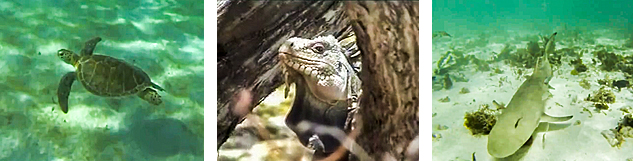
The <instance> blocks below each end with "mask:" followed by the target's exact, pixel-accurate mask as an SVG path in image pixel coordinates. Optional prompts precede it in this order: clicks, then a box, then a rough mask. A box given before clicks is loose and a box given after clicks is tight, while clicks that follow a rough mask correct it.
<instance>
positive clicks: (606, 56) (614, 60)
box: [595, 49, 623, 71]
mask: <svg viewBox="0 0 633 161" xmlns="http://www.w3.org/2000/svg"><path fill="white" fill-rule="evenodd" d="M595 55H596V57H597V58H598V60H600V62H602V64H601V65H600V68H601V69H602V70H605V71H615V70H616V69H618V68H617V66H616V65H617V64H619V63H620V61H622V60H623V58H622V56H618V55H615V53H613V52H607V51H606V50H604V49H603V50H599V51H597V52H596V53H595Z"/></svg>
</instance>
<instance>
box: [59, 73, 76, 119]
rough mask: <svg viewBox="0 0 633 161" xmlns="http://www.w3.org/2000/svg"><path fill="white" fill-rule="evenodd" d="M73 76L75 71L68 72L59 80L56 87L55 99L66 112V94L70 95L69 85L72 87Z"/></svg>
mask: <svg viewBox="0 0 633 161" xmlns="http://www.w3.org/2000/svg"><path fill="white" fill-rule="evenodd" d="M75 78H76V77H75V72H68V73H66V74H65V75H64V77H62V80H61V81H59V86H58V87H57V101H58V102H59V107H61V108H62V112H64V113H68V95H70V87H72V85H73V82H74V81H75Z"/></svg>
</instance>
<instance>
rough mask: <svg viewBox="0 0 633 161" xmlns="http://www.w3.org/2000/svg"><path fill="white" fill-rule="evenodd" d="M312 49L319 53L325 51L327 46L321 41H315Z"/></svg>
mask: <svg viewBox="0 0 633 161" xmlns="http://www.w3.org/2000/svg"><path fill="white" fill-rule="evenodd" d="M312 50H314V52H317V53H323V51H325V47H324V46H323V44H321V43H315V44H314V45H312Z"/></svg>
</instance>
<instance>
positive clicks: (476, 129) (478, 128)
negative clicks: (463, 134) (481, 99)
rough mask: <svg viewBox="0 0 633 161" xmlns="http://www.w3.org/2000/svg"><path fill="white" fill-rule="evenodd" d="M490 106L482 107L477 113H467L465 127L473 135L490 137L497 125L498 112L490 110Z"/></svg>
mask: <svg viewBox="0 0 633 161" xmlns="http://www.w3.org/2000/svg"><path fill="white" fill-rule="evenodd" d="M488 107H489V105H488V104H484V105H481V107H480V108H479V110H477V111H475V112H466V114H465V115H464V126H465V127H466V129H468V130H470V133H471V134H472V135H488V134H490V130H492V127H493V126H494V125H495V123H497V117H496V116H495V115H496V112H497V111H496V110H492V109H490V108H488Z"/></svg>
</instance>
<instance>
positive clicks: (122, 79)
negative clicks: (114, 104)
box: [75, 55, 152, 97]
mask: <svg viewBox="0 0 633 161" xmlns="http://www.w3.org/2000/svg"><path fill="white" fill-rule="evenodd" d="M75 67H76V76H77V80H78V81H79V82H81V84H83V85H84V87H85V88H86V90H88V91H90V92H91V93H93V94H95V95H98V96H106V97H117V96H126V95H132V94H136V93H138V92H140V91H142V90H144V89H146V88H148V87H151V86H152V82H151V79H150V78H149V76H148V75H147V73H145V72H144V71H143V70H141V69H140V68H138V67H136V66H134V65H131V64H128V63H126V62H125V61H123V60H120V59H116V58H113V57H109V56H105V55H88V56H82V57H81V58H80V59H79V61H78V62H77V64H76V66H75Z"/></svg>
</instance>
